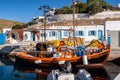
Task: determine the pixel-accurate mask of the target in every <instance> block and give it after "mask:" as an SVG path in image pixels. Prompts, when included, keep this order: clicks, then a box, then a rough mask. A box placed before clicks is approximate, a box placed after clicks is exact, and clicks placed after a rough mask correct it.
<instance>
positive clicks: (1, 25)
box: [0, 19, 23, 30]
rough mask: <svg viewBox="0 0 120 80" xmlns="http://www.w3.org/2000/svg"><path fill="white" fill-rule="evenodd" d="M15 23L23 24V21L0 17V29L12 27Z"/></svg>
mask: <svg viewBox="0 0 120 80" xmlns="http://www.w3.org/2000/svg"><path fill="white" fill-rule="evenodd" d="M15 24H23V23H22V22H17V21H11V20H3V19H0V30H2V29H3V28H11V27H12V26H13V25H15Z"/></svg>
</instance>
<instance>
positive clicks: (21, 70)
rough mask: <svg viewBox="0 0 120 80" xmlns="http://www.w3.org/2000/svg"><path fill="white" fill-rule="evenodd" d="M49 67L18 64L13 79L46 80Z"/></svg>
mask: <svg viewBox="0 0 120 80" xmlns="http://www.w3.org/2000/svg"><path fill="white" fill-rule="evenodd" d="M50 71H51V70H50V69H49V68H38V67H27V66H24V65H23V66H16V65H14V70H13V72H12V80H46V79H47V75H48V73H49V72H50Z"/></svg>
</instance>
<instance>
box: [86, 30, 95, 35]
mask: <svg viewBox="0 0 120 80" xmlns="http://www.w3.org/2000/svg"><path fill="white" fill-rule="evenodd" d="M88 35H89V36H96V31H94V30H91V31H89V32H88Z"/></svg>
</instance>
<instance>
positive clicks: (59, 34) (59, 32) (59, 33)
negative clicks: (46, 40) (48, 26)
mask: <svg viewBox="0 0 120 80" xmlns="http://www.w3.org/2000/svg"><path fill="white" fill-rule="evenodd" d="M61 39H62V32H61V31H58V40H61Z"/></svg>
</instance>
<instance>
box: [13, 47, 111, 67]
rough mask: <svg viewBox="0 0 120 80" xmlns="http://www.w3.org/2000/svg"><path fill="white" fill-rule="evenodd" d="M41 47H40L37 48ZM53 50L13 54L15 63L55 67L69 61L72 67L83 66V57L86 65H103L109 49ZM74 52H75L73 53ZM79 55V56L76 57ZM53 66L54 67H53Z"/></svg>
mask: <svg viewBox="0 0 120 80" xmlns="http://www.w3.org/2000/svg"><path fill="white" fill-rule="evenodd" d="M39 47H41V46H39ZM58 49H59V48H57V50H56V48H55V52H54V51H53V50H52V51H46V50H42V51H20V52H15V57H16V61H23V62H27V63H32V64H35V65H38V66H54V65H55V64H56V65H55V66H57V65H61V64H64V62H65V61H70V62H71V63H72V64H73V65H79V64H83V63H84V60H83V56H84V55H85V56H87V61H88V64H94V63H104V62H105V61H106V60H107V58H108V56H109V53H110V47H109V46H108V45H107V47H104V48H103V49H101V48H100V49H99V50H98V49H97V50H92V51H91V50H90V49H89V50H88V51H79V50H76V49H73V50H72V49H71V48H69V47H67V48H66V47H65V49H63V50H62V49H61V51H59V50H58ZM75 51H76V52H75ZM78 53H80V55H78ZM55 66H54V67H55Z"/></svg>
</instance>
